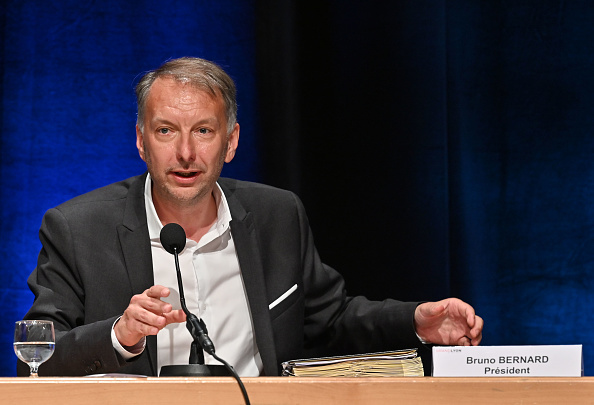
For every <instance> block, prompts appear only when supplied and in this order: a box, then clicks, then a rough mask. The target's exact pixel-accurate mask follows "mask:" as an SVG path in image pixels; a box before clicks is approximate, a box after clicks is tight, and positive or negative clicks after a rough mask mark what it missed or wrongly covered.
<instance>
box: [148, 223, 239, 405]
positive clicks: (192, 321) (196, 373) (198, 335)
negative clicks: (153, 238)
mask: <svg viewBox="0 0 594 405" xmlns="http://www.w3.org/2000/svg"><path fill="white" fill-rule="evenodd" d="M166 228H167V229H166ZM177 228H179V229H177ZM182 236H183V239H182ZM168 239H169V240H168ZM161 244H162V245H163V247H164V248H165V250H167V251H168V252H169V253H171V254H173V256H174V258H175V271H176V272H177V285H178V287H179V301H180V304H181V307H182V310H183V311H184V313H185V314H186V328H187V329H188V331H189V332H190V335H191V336H192V345H191V347H190V361H189V363H190V364H180V365H168V366H163V367H161V372H160V373H159V376H160V377H174V376H184V377H206V376H229V375H231V376H233V377H234V378H235V380H236V381H237V383H238V384H239V388H240V389H241V393H242V394H243V398H244V400H245V403H246V404H247V405H250V399H249V397H248V394H247V391H246V389H245V386H244V385H243V382H242V381H241V378H239V375H237V372H236V371H235V369H234V368H233V367H232V366H231V365H230V364H229V363H227V362H226V361H225V360H223V359H222V358H220V357H219V356H217V354H216V353H215V347H214V344H213V343H212V340H211V339H210V337H209V336H208V330H207V329H206V324H205V323H204V321H203V320H202V319H199V318H198V317H197V316H196V315H194V314H193V313H191V312H190V311H189V310H188V307H187V306H186V298H185V295H184V286H183V283H182V276H181V270H180V267H179V253H178V251H180V252H181V251H182V250H183V248H184V247H185V245H186V234H185V231H184V230H183V228H182V227H181V226H180V225H178V224H174V223H171V224H167V225H165V226H164V227H163V229H162V230H161ZM204 352H206V353H208V354H210V355H211V356H212V357H213V358H214V359H216V360H218V361H219V362H221V363H222V364H223V366H220V365H217V364H204Z"/></svg>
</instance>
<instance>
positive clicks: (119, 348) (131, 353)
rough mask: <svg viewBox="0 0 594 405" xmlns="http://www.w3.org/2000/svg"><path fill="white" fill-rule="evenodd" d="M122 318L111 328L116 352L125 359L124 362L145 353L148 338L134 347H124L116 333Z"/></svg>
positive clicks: (112, 341)
mask: <svg viewBox="0 0 594 405" xmlns="http://www.w3.org/2000/svg"><path fill="white" fill-rule="evenodd" d="M120 318H121V317H120ZM120 318H118V319H116V321H115V322H114V323H113V325H112V327H111V344H112V346H113V348H114V349H115V351H116V352H118V353H119V354H120V356H122V357H123V358H124V360H130V359H132V358H134V357H136V356H138V355H139V354H141V353H142V352H143V351H144V347H145V345H146V337H143V338H142V339H140V341H139V342H138V343H136V344H135V345H134V346H123V345H122V344H121V343H120V341H119V340H118V338H117V337H116V333H115V325H116V324H117V323H118V321H119V320H120Z"/></svg>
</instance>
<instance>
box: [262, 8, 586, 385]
mask: <svg viewBox="0 0 594 405" xmlns="http://www.w3.org/2000/svg"><path fill="white" fill-rule="evenodd" d="M258 4H259V10H258V13H257V21H256V25H257V27H258V28H259V31H258V35H257V47H258V48H257V49H258V54H257V56H258V58H257V61H258V65H257V72H258V82H259V88H260V90H261V92H260V95H259V96H260V114H261V120H260V121H261V122H262V123H266V124H263V126H262V137H261V142H262V144H263V146H264V147H263V151H264V152H265V153H264V155H263V165H264V170H263V173H264V179H265V180H266V181H267V182H269V183H272V184H274V185H277V186H280V187H284V188H289V189H292V190H294V191H296V192H297V193H298V194H299V195H300V196H301V197H302V199H303V200H304V202H305V205H306V208H307V209H308V213H309V218H310V221H311V224H312V228H313V231H314V235H315V237H316V244H317V247H318V250H319V251H320V254H321V256H322V259H323V260H324V261H325V262H326V263H328V264H330V265H332V266H333V267H335V268H337V269H338V270H339V271H340V272H341V273H342V274H343V275H344V276H345V278H346V280H347V287H348V289H349V292H350V293H351V294H363V295H366V296H368V297H370V298H373V299H381V298H386V297H392V298H397V299H402V300H437V299H441V298H445V297H448V296H457V297H460V298H462V299H464V300H466V301H468V302H470V303H472V304H473V305H474V306H475V308H476V310H477V312H478V313H479V314H480V315H482V316H483V317H484V318H485V322H486V326H485V334H484V344H501V345H511V344H583V345H584V356H585V362H586V367H585V371H586V374H588V372H589V368H588V362H591V361H592V360H594V359H593V358H592V356H593V355H594V354H593V353H591V347H590V345H589V341H590V337H591V335H592V334H593V332H594V329H593V326H592V324H593V322H592V321H593V320H594V319H592V318H593V317H592V315H590V314H591V312H592V311H591V305H592V303H594V295H593V294H592V292H591V288H590V287H591V284H592V283H593V282H594V277H593V276H592V275H591V274H592V273H593V271H592V270H593V264H594V263H593V260H592V259H593V253H592V249H591V247H592V237H591V235H590V231H591V230H592V229H594V211H593V210H592V208H591V207H592V204H591V201H592V198H591V197H592V194H593V192H592V186H593V182H594V170H593V165H592V163H591V160H592V156H593V154H592V152H593V150H594V140H593V138H592V136H591V132H592V129H593V125H592V120H593V119H592V106H593V105H594V103H593V102H592V97H593V96H592V94H593V90H594V86H593V83H592V81H593V80H592V72H593V69H592V67H593V65H594V60H593V59H594V57H593V56H592V55H594V52H593V39H594V29H593V28H592V25H591V21H594V18H593V17H594V5H593V4H592V3H590V2H587V1H572V2H562V1H552V0H538V1H537V0H523V1H519V2H518V1H489V2H484V1H482V2H477V1H470V0H468V1H462V0H456V1H445V0H442V1H423V0H420V1H419V0H410V1H398V2H386V1H383V2H379V1H375V2H374V1H371V2H364V3H363V2H341V1H330V0H322V1H317V2H315V3H309V2H307V3H306V2H299V1H293V2H283V3H282V5H279V4H277V2H272V1H270V2H266V1H262V2H259V3H258Z"/></svg>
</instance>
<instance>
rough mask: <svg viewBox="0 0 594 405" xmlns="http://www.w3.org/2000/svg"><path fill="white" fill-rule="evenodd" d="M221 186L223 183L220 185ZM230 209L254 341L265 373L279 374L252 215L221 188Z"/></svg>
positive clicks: (270, 374) (232, 229)
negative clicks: (250, 314) (252, 325)
mask: <svg viewBox="0 0 594 405" xmlns="http://www.w3.org/2000/svg"><path fill="white" fill-rule="evenodd" d="M221 187H222V186H221ZM223 190H224V191H225V195H226V197H227V202H228V203H229V209H230V210H231V216H232V218H233V219H232V220H231V234H232V235H233V240H234V242H235V249H236V251H237V257H238V260H239V267H240V269H241V275H242V277H243V281H244V283H245V289H246V292H247V298H248V303H249V306H250V311H251V313H252V320H253V322H254V334H255V337H256V344H257V345H258V350H259V351H260V357H261V358H262V363H263V365H264V374H265V375H269V376H274V375H277V374H278V366H277V359H276V350H275V346H274V337H273V334H272V324H271V322H270V316H269V311H268V301H267V296H268V295H267V294H266V279H265V277H264V269H263V267H262V262H261V260H260V257H261V255H260V247H259V246H258V241H257V239H256V235H255V227H254V223H253V218H252V216H251V214H250V213H249V212H246V211H245V210H244V208H243V206H242V205H241V203H240V202H239V201H238V200H237V199H236V198H234V196H233V194H232V192H229V190H228V189H227V188H226V187H225V188H223Z"/></svg>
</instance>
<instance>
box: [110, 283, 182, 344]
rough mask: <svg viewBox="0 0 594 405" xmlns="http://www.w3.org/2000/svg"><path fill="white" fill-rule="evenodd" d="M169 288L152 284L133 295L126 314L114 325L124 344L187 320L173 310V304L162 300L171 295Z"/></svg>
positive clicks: (118, 337)
mask: <svg viewBox="0 0 594 405" xmlns="http://www.w3.org/2000/svg"><path fill="white" fill-rule="evenodd" d="M169 293H170V291H169V289H168V288H166V287H163V286H152V287H151V288H149V289H148V290H145V291H144V292H143V293H142V294H137V295H134V296H133V297H132V299H131V300H130V304H129V305H128V307H127V308H126V310H125V311H124V314H123V315H122V317H121V318H120V320H119V321H118V322H117V323H116V325H115V327H114V332H115V334H116V337H117V339H118V341H119V342H120V343H121V344H122V345H123V346H133V345H135V344H136V343H137V342H138V341H139V340H140V339H142V337H144V336H148V335H156V334H157V333H159V331H160V330H161V329H163V328H164V327H165V326H167V325H168V324H169V323H172V322H179V321H180V319H182V318H183V319H184V320H185V315H184V316H183V317H182V315H180V314H179V311H172V306H171V304H169V303H167V302H164V301H161V298H163V297H167V296H169Z"/></svg>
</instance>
